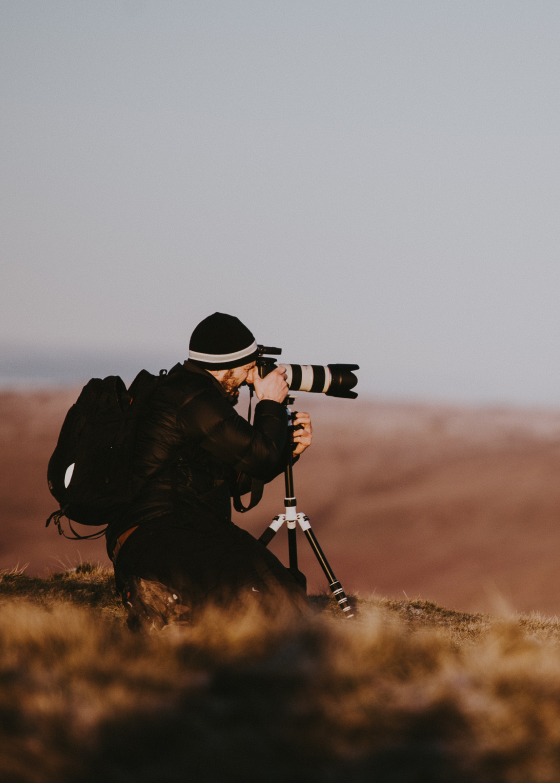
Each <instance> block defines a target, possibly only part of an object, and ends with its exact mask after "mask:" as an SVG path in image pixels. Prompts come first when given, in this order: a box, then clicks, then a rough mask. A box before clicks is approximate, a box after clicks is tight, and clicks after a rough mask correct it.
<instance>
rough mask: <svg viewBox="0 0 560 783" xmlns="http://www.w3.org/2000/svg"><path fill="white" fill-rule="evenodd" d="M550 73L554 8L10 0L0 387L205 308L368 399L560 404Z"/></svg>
mask: <svg viewBox="0 0 560 783" xmlns="http://www.w3.org/2000/svg"><path fill="white" fill-rule="evenodd" d="M559 65H560V4H559V3H558V2H556V0H550V1H543V0H527V1H526V2H518V1H517V0H504V1H503V2H502V1H500V0H478V1H477V0H469V1H468V2H466V1H463V0H454V1H451V0H442V1H441V2H440V1H438V0H424V1H423V2H418V0H386V1H385V0H383V1H377V0H363V1H362V0H345V2H344V3H342V2H340V0H336V1H335V0H275V1H273V2H272V1H271V0H157V2H156V1H155V0H144V1H143V0H135V1H134V2H133V0H112V2H106V1H104V0H96V2H95V3H89V2H80V1H77V0H69V1H68V2H62V1H61V0H49V2H44V0H36V1H30V0H0V105H1V107H2V111H1V112H0V203H1V208H0V221H1V222H0V265H1V267H0V268H1V278H0V383H2V382H3V383H8V382H12V381H13V379H14V378H17V379H18V380H21V381H22V382H25V381H26V379H27V380H33V379H35V380H37V379H38V378H40V379H43V380H45V381H47V380H51V381H64V382H70V381H72V380H81V379H84V380H87V378H88V377H89V376H90V375H94V374H97V373H100V372H101V373H102V372H104V371H105V370H106V371H107V374H109V372H113V371H118V370H119V367H122V368H123V372H122V374H123V375H126V372H129V369H130V367H132V366H133V365H135V366H137V368H138V369H140V368H141V367H142V366H147V367H148V369H152V370H154V369H155V370H157V369H159V367H160V366H163V367H165V366H170V365H171V364H174V363H175V362H176V361H182V360H183V359H184V358H186V356H187V351H188V340H189V336H190V333H191V331H192V329H193V328H194V326H195V325H196V324H197V323H198V322H199V321H200V320H201V319H202V318H204V317H206V316H207V315H209V314H210V313H212V312H214V311H221V312H227V313H232V314H234V315H237V316H238V317H240V318H241V319H242V320H243V321H244V322H245V323H246V324H247V325H248V326H249V328H250V329H251V330H252V331H253V332H254V334H255V335H256V337H257V340H258V341H259V342H263V343H266V344H269V345H277V346H280V347H282V348H283V354H282V355H283V358H284V359H285V360H286V361H288V362H292V363H306V364H307V363H313V364H328V363H333V362H355V363H357V364H359V365H360V367H361V369H360V371H359V377H360V382H359V385H358V391H359V392H360V394H361V395H369V396H375V397H381V398H384V399H395V400H401V399H405V400H406V399H411V400H433V401H445V402H466V403H473V404H492V405H494V404H497V405H502V404H504V405H537V406H541V405H542V406H550V405H552V406H558V405H560V362H559V352H558V347H559V344H560V317H559V313H560V307H559V304H558V299H559V294H560V263H559V250H560V220H559V195H560V177H559V168H560V165H559V164H560V144H559V138H560V90H559V89H558V82H559ZM125 369H126V372H125ZM90 370H91V371H90ZM344 404H348V403H344Z"/></svg>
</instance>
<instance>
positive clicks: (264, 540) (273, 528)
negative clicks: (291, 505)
mask: <svg viewBox="0 0 560 783" xmlns="http://www.w3.org/2000/svg"><path fill="white" fill-rule="evenodd" d="M285 519H286V515H285V514H279V515H278V516H276V517H274V519H273V520H272V522H271V523H270V525H269V526H268V527H267V529H266V530H265V531H264V533H263V534H262V536H260V538H259V541H260V542H261V544H264V545H265V546H268V545H269V544H270V542H271V541H272V539H273V538H274V536H275V535H276V533H278V531H279V530H280V528H281V527H282V525H283V524H284V520H285Z"/></svg>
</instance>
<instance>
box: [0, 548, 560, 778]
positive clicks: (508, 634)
mask: <svg viewBox="0 0 560 783" xmlns="http://www.w3.org/2000/svg"><path fill="white" fill-rule="evenodd" d="M311 606H312V608H313V611H312V612H311V613H310V615H309V616H308V617H305V618H296V617H294V616H293V615H285V614H280V615H279V616H276V617H271V616H266V615H263V614H259V613H258V610H257V609H255V608H254V607H251V608H246V609H244V610H239V611H237V612H236V613H235V614H232V613H226V612H224V611H218V610H216V609H209V610H208V611H207V612H206V613H205V615H204V616H203V617H202V618H201V620H200V622H199V623H198V624H197V625H196V626H194V627H189V628H186V629H181V631H180V632H178V633H176V634H173V633H169V634H166V633H160V634H153V635H151V636H147V637H144V636H140V635H135V634H132V633H131V632H130V631H128V629H127V628H126V627H125V626H124V610H123V609H122V607H121V605H120V603H119V601H118V600H117V598H116V596H115V594H114V592H113V586H112V575H111V574H110V573H109V572H107V571H106V570H104V569H102V568H99V567H97V566H94V565H92V564H90V563H83V564H81V565H80V566H78V567H77V568H76V569H71V570H68V571H61V572H60V573H57V574H53V575H51V576H50V577H48V578H45V579H38V578H32V577H28V576H26V575H25V572H24V571H21V570H19V571H18V570H14V571H11V572H3V573H2V574H1V575H0V748H1V751H0V780H1V781H2V783H28V782H29V783H51V781H57V783H58V782H59V781H60V782H61V783H65V782H66V781H72V782H74V781H76V782H77V783H92V782H93V781H107V782H108V783H113V781H114V782H115V783H117V781H118V782H119V783H129V781H135V783H136V782H138V783H179V782H181V783H183V782H184V781H195V782H196V783H198V781H209V782H210V783H223V782H224V781H238V780H239V781H243V783H261V782H262V781H266V783H269V782H270V783H275V782H276V781H283V783H284V781H286V780H289V781H293V782H294V783H298V782H299V781H301V782H302V783H303V782H304V781H305V782H306V783H307V782H309V783H315V781H317V783H318V782H319V781H321V783H325V782H326V783H335V782H336V783H338V781H344V783H346V782H347V781H348V782H349V783H354V782H355V783H366V781H367V782H368V783H369V782H370V781H372V782H373V783H439V782H441V783H444V782H445V783H447V782H449V783H467V781H468V783H478V782H480V783H502V782H503V783H532V782H533V781H534V783H557V781H559V780H560V645H559V641H560V624H559V622H558V620H557V619H550V618H543V617H540V616H539V615H531V616H511V617H507V618H495V617H490V616H488V615H480V614H476V615H470V614H465V613H460V612H453V611H450V610H446V609H444V608H442V607H439V606H437V605H435V604H433V603H430V602H428V601H421V600H405V601H393V600H388V599H376V598H369V599H365V598H364V599H360V600H358V607H359V617H358V618H357V619H356V620H346V619H345V618H343V617H342V615H341V613H340V612H339V610H338V609H336V607H335V606H333V604H332V602H331V601H330V599H329V598H328V597H327V596H315V597H313V598H312V599H311Z"/></svg>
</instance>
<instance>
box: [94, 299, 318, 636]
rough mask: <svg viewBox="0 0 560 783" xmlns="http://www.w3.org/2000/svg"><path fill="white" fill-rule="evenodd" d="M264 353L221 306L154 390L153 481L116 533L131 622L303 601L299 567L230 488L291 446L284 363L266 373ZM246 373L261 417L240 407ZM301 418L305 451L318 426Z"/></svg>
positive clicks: (260, 475)
mask: <svg viewBox="0 0 560 783" xmlns="http://www.w3.org/2000/svg"><path fill="white" fill-rule="evenodd" d="M256 357H257V345H256V342H255V338H254V336H253V334H252V333H251V332H250V331H249V329H247V327H246V326H244V324H242V323H241V321H239V319H237V318H235V317H234V316H231V315H226V314H223V313H214V314H213V315H211V316H209V317H208V318H206V319H204V321H202V322H201V323H200V324H199V325H198V326H197V327H196V329H195V330H194V332H193V334H192V336H191V340H190V344H189V360H188V361H186V362H184V363H183V364H177V365H176V366H175V367H173V369H172V370H171V371H170V372H169V374H168V375H167V376H165V377H163V378H162V379H161V380H160V382H159V383H158V386H157V389H156V391H155V392H154V394H153V396H152V397H151V398H150V400H149V403H148V409H147V411H146V413H145V415H144V416H143V418H142V421H141V422H140V425H139V430H138V435H137V442H136V452H135V466H134V472H135V474H136V475H137V476H138V477H139V478H140V479H141V481H142V490H141V492H140V494H139V496H138V497H137V498H136V500H135V501H134V502H133V503H132V504H131V506H130V507H129V508H128V509H127V510H126V512H125V513H124V514H119V515H118V516H116V517H115V518H113V519H112V520H111V522H110V524H109V526H108V529H107V533H106V536H107V550H108V553H109V557H111V559H112V560H113V562H114V565H115V577H116V582H117V588H118V589H119V590H120V591H121V592H122V594H123V600H124V602H125V605H126V606H127V607H128V609H129V624H130V625H132V626H142V625H144V626H147V627H157V628H161V627H162V626H164V625H166V624H169V623H173V622H175V621H177V620H179V621H184V620H186V621H190V620H191V619H192V617H193V615H194V614H196V612H197V611H198V610H199V609H200V608H201V607H203V606H205V605H207V604H208V603H209V602H211V603H215V604H219V605H224V604H227V603H230V602H232V601H234V600H238V599H240V598H245V599H246V598H249V599H251V600H259V601H260V602H263V603H267V602H270V601H276V600H280V598H282V599H287V600H288V601H291V602H292V603H296V604H298V603H301V600H302V590H301V588H300V587H299V586H298V584H297V583H296V581H295V579H294V577H293V575H292V574H291V573H290V571H289V570H288V569H286V568H284V566H283V565H282V564H281V563H280V561H279V560H278V559H277V558H276V557H275V556H274V555H273V554H272V553H271V552H269V551H268V550H267V549H266V547H264V546H263V545H262V544H260V543H259V542H258V541H257V540H256V539H255V538H253V536H251V535H250V534H249V533H247V532H246V531H245V530H242V529H241V528H239V527H237V526H236V525H234V524H233V522H232V520H231V497H232V496H235V495H239V494H242V493H244V492H247V491H248V490H249V489H250V488H251V485H252V482H254V481H260V482H265V483H266V482H269V481H271V480H272V479H273V478H274V477H275V476H277V475H278V474H279V473H281V472H282V471H283V469H284V465H285V462H286V458H287V454H288V452H287V450H288V448H290V443H289V440H288V429H287V426H286V410H285V407H284V405H283V404H282V403H283V401H284V399H285V398H286V396H287V395H288V386H287V384H286V374H285V372H284V368H283V367H281V366H280V367H278V368H276V369H275V370H273V371H272V372H271V373H269V374H268V375H267V376H266V377H265V378H260V377H259V375H258V370H257V367H256V362H255V360H256ZM243 383H248V384H252V385H253V387H254V391H255V394H256V396H257V398H258V400H259V402H258V403H257V405H256V407H255V415H254V421H253V424H252V425H251V424H249V422H247V421H246V420H245V419H244V418H242V417H241V416H239V415H238V414H237V412H236V411H235V409H234V407H233V406H234V405H235V404H236V402H237V400H238V396H239V387H240V386H241V385H242V384H243ZM131 393H132V394H134V389H133V388H131ZM294 424H295V426H298V425H299V427H298V429H295V430H294V437H293V440H294V446H293V448H294V451H293V453H294V455H295V458H296V459H297V458H298V457H299V455H300V454H302V453H303V451H305V449H306V448H307V447H308V446H309V445H310V444H311V439H312V428H311V421H310V418H309V415H308V414H306V413H298V414H297V418H296V420H295V422H294Z"/></svg>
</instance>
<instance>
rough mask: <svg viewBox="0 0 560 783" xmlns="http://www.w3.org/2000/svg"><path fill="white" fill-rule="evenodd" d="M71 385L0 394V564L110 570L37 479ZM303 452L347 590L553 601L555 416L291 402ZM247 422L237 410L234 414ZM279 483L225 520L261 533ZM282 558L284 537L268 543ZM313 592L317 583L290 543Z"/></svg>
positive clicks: (482, 604)
mask: <svg viewBox="0 0 560 783" xmlns="http://www.w3.org/2000/svg"><path fill="white" fill-rule="evenodd" d="M76 394H77V390H76V389H58V390H56V389H53V390H48V391H43V392H38V391H26V392H21V391H15V392H2V393H0V443H1V448H0V521H1V525H0V553H1V554H0V567H1V568H11V567H13V566H14V565H16V564H17V563H19V564H20V565H23V564H26V563H29V569H28V573H30V574H38V573H44V572H45V570H53V569H56V568H59V567H60V563H63V564H66V565H74V564H75V563H76V562H79V559H80V558H82V559H84V560H97V561H99V562H101V563H104V564H108V563H109V561H108V559H107V556H106V554H105V551H104V545H103V542H102V541H101V542H79V543H72V542H67V541H65V540H64V539H62V538H60V537H59V536H58V535H57V534H56V531H55V530H53V529H52V528H49V529H48V530H45V528H44V521H45V519H46V517H47V516H48V514H49V513H50V512H51V511H52V510H54V508H55V504H54V501H53V499H52V498H51V496H50V494H49V492H48V490H47V487H46V480H45V473H46V464H47V460H48V456H49V455H50V453H51V451H52V449H53V448H54V445H55V442H56V437H57V434H58V430H59V428H60V424H61V422H62V420H63V418H64V414H65V412H66V410H67V409H68V407H69V406H70V405H71V403H72V402H73V401H74V399H75V397H76ZM297 406H299V407H300V408H301V409H307V410H310V412H311V413H312V416H313V422H314V436H315V437H314V444H313V446H312V448H311V449H310V450H309V451H308V452H307V453H306V454H305V455H304V456H303V458H302V459H301V460H300V462H299V463H298V464H297V466H296V467H295V480H296V494H297V497H298V510H300V511H304V512H305V513H307V514H308V515H309V517H310V518H311V523H312V525H313V529H314V530H315V533H316V534H317V536H318V538H319V541H320V543H321V545H322V546H323V549H324V550H325V553H326V555H327V557H328V558H329V560H330V562H331V565H332V566H333V568H334V570H335V573H336V575H337V576H338V578H339V579H340V580H341V581H342V583H343V585H344V587H345V588H346V589H347V591H356V590H357V591H360V592H361V593H363V594H369V593H374V592H375V593H376V594H378V595H386V596H392V597H395V598H404V596H405V595H406V596H408V597H410V598H412V597H416V596H420V597H421V598H423V599H428V600H433V601H436V602H437V603H440V604H444V605H447V606H450V607H453V608H455V609H459V610H465V611H493V610H496V609H497V608H500V607H501V608H503V607H504V606H508V605H509V606H510V607H511V608H514V609H516V610H518V611H525V612H528V611H531V610H538V611H543V612H546V613H548V614H556V613H557V612H558V611H559V608H558V607H559V606H560V574H559V569H558V560H559V558H560V526H559V520H560V485H559V482H558V476H559V475H560V411H555V410H552V411H547V410H520V409H498V408H481V409H478V408H467V407H452V406H441V405H427V404H404V403H390V402H375V401H367V400H366V401H363V400H362V399H358V400H356V401H346V400H331V399H325V398H324V397H322V396H319V395H305V394H301V395H300V397H299V398H298V399H297ZM241 413H245V405H243V406H242V407H241ZM283 497H284V487H283V481H282V477H279V478H278V479H276V480H275V482H273V483H272V484H271V485H269V486H268V487H267V488H266V490H265V496H264V499H263V501H262V502H261V504H260V505H259V506H258V507H257V508H256V509H254V510H253V511H251V512H249V514H247V515H243V516H240V515H238V516H237V518H236V522H237V523H238V524H240V525H241V526H243V527H246V528H247V529H249V530H250V531H251V532H252V533H254V534H255V535H260V533H261V532H262V530H264V528H265V527H266V526H267V525H268V524H269V522H270V519H271V517H272V516H274V515H275V514H277V513H281V512H282V511H283ZM271 549H272V550H273V551H275V552H276V553H277V554H278V555H279V556H280V557H281V559H284V560H286V554H287V544H286V536H285V531H281V532H280V533H279V534H278V535H277V537H276V539H275V540H274V541H273V543H272V545H271ZM300 561H301V567H302V569H303V570H304V571H305V572H306V573H307V576H308V580H309V584H310V588H311V590H312V591H315V590H317V589H323V587H325V586H326V582H325V579H324V576H323V574H322V572H321V571H320V569H319V567H318V565H317V563H316V561H315V559H314V557H313V556H312V554H311V552H310V550H309V547H308V545H307V542H306V541H305V539H304V537H303V536H300Z"/></svg>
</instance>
